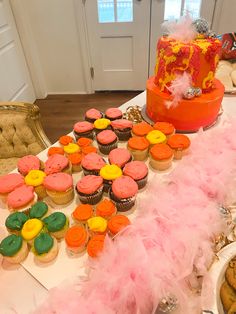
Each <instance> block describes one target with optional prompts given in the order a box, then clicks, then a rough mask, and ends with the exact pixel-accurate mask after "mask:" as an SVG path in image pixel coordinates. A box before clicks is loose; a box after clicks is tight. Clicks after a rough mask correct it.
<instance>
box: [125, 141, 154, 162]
mask: <svg viewBox="0 0 236 314" xmlns="http://www.w3.org/2000/svg"><path fill="white" fill-rule="evenodd" d="M127 148H128V150H129V151H130V152H131V154H132V156H133V158H134V160H145V159H146V158H147V157H148V148H149V141H148V140H147V139H146V138H145V137H141V136H137V137H131V138H130V139H129V140H128V143H127Z"/></svg>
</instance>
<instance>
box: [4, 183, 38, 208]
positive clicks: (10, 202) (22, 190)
mask: <svg viewBox="0 0 236 314" xmlns="http://www.w3.org/2000/svg"><path fill="white" fill-rule="evenodd" d="M6 202H7V206H8V209H9V210H10V211H24V210H27V209H29V207H30V206H32V205H33V204H35V203H36V202H37V194H35V193H34V188H33V187H32V186H27V185H22V186H20V187H18V188H16V189H15V190H14V191H12V192H11V193H9V194H8V196H7V201H6Z"/></svg>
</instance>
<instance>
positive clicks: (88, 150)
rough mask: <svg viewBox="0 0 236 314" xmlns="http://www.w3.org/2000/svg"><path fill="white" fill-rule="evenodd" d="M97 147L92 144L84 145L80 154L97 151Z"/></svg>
mask: <svg viewBox="0 0 236 314" xmlns="http://www.w3.org/2000/svg"><path fill="white" fill-rule="evenodd" d="M97 151H98V150H97V148H96V147H94V146H84V147H82V154H83V155H85V156H86V155H88V154H91V153H97Z"/></svg>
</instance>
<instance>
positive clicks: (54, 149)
mask: <svg viewBox="0 0 236 314" xmlns="http://www.w3.org/2000/svg"><path fill="white" fill-rule="evenodd" d="M55 154H57V155H64V149H63V147H56V146H52V147H50V148H49V149H48V156H49V157H50V156H52V155H55Z"/></svg>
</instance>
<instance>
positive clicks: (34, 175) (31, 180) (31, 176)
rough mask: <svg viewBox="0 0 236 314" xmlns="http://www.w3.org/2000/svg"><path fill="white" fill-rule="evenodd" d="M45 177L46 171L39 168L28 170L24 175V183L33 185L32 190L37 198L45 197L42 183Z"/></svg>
mask: <svg viewBox="0 0 236 314" xmlns="http://www.w3.org/2000/svg"><path fill="white" fill-rule="evenodd" d="M45 177H46V173H45V172H43V171H41V170H30V172H29V173H28V174H27V175H26V177H25V184H26V185H29V186H33V187H34V191H35V193H36V194H37V195H38V198H39V199H43V198H45V197H47V193H46V189H45V187H44V185H43V180H44V178H45Z"/></svg>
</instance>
